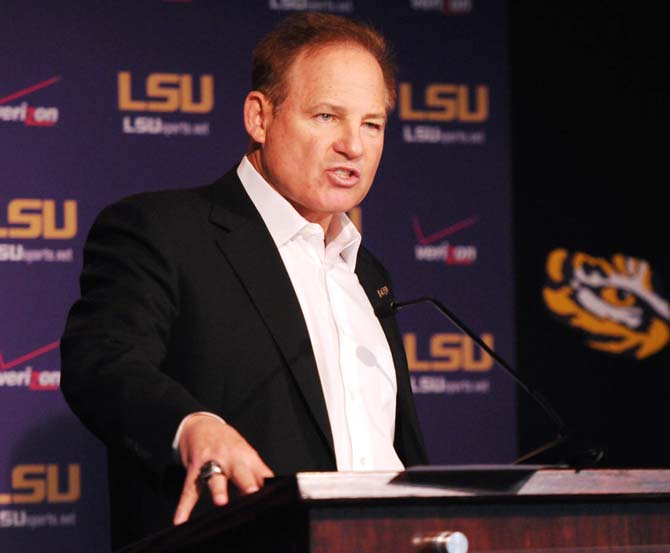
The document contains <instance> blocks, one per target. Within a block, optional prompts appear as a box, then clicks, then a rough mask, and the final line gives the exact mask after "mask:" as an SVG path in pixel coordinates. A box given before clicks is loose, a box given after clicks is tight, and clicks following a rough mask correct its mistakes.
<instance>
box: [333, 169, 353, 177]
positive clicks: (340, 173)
mask: <svg viewBox="0 0 670 553" xmlns="http://www.w3.org/2000/svg"><path fill="white" fill-rule="evenodd" d="M335 174H336V175H337V176H338V177H350V176H351V175H353V173H352V172H351V171H347V170H346V169H337V170H336V171H335Z"/></svg>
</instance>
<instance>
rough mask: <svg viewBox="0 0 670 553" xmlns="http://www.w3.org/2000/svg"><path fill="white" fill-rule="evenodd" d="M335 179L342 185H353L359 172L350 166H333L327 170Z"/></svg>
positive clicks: (357, 178) (358, 176)
mask: <svg viewBox="0 0 670 553" xmlns="http://www.w3.org/2000/svg"><path fill="white" fill-rule="evenodd" d="M328 172H329V173H330V174H331V175H332V176H333V177H334V178H335V180H336V181H337V184H340V185H344V186H353V185H355V184H356V183H357V182H358V180H359V178H360V176H361V174H360V172H359V171H358V170H356V169H354V168H350V167H333V168H332V169H330V170H329V171H328Z"/></svg>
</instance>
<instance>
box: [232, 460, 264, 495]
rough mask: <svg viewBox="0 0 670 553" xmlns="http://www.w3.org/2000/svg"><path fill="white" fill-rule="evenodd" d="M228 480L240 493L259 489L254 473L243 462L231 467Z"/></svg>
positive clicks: (243, 493) (248, 492)
mask: <svg viewBox="0 0 670 553" xmlns="http://www.w3.org/2000/svg"><path fill="white" fill-rule="evenodd" d="M230 480H231V481H232V482H233V484H234V485H235V487H236V488H237V489H238V490H240V493H241V494H242V495H245V494H250V493H254V492H257V491H258V490H259V489H260V486H259V483H258V480H257V476H256V473H255V472H254V471H253V470H251V468H249V467H247V466H246V465H244V464H239V465H237V466H235V467H234V468H233V473H232V474H231V475H230Z"/></svg>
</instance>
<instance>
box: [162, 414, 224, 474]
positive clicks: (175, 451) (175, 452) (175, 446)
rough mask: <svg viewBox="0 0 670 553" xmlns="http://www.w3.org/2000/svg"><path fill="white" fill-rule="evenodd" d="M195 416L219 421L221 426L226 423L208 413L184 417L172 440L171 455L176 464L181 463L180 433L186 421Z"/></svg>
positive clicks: (217, 416)
mask: <svg viewBox="0 0 670 553" xmlns="http://www.w3.org/2000/svg"><path fill="white" fill-rule="evenodd" d="M196 415H205V416H207V417H213V418H215V419H217V420H219V421H221V423H222V424H226V421H224V420H223V419H222V418H221V417H219V415H215V414H214V413H210V412H209V411H198V412H196V413H191V414H190V415H186V416H185V417H184V418H183V419H182V420H181V422H180V423H179V426H178V427H177V432H176V433H175V435H174V440H172V454H173V455H174V458H175V459H176V460H177V462H178V463H181V455H180V454H179V438H180V436H181V431H182V430H183V429H184V424H186V421H187V420H189V419H190V418H191V417H194V416H196Z"/></svg>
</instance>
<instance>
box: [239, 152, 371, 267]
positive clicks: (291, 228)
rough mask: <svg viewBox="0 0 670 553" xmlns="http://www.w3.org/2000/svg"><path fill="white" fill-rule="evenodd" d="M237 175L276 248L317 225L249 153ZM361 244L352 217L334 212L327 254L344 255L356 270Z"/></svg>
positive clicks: (329, 255)
mask: <svg viewBox="0 0 670 553" xmlns="http://www.w3.org/2000/svg"><path fill="white" fill-rule="evenodd" d="M237 176H238V177H239V178H240V181H242V186H243V187H244V190H245V191H246V192H247V194H248V195H249V198H251V201H252V202H253V204H254V205H255V206H256V209H257V210H258V212H259V213H260V215H261V218H262V219H263V222H264V223H265V226H266V227H267V228H268V231H269V232H270V236H272V240H273V241H274V243H275V245H276V246H277V248H280V247H281V246H283V245H284V244H286V243H287V242H289V241H290V240H292V239H293V238H295V237H296V235H298V234H300V233H301V232H302V231H303V230H304V229H305V227H308V226H311V225H313V224H315V223H310V222H309V221H307V219H305V218H304V217H302V215H300V214H299V213H298V212H297V211H296V210H295V208H294V207H293V206H292V205H291V204H290V203H289V202H288V200H286V198H284V197H283V196H282V195H281V194H280V193H279V192H277V191H276V190H275V189H274V188H272V186H270V185H269V184H268V182H267V181H266V180H265V179H264V178H263V177H262V176H261V175H260V174H259V173H258V171H256V169H255V167H254V166H253V165H252V164H251V162H250V161H249V160H248V159H247V157H246V156H244V157H243V158H242V161H241V162H240V164H239V165H238V167H237ZM317 226H318V225H317ZM320 228H321V227H320V226H319V229H320ZM360 244H361V234H360V233H359V232H358V230H357V229H356V227H355V226H354V224H353V223H352V222H351V220H350V219H349V217H347V216H346V215H345V214H344V213H338V214H335V215H334V216H333V220H332V222H331V226H330V228H329V231H328V244H327V245H326V256H327V257H331V256H333V255H334V256H341V257H342V259H343V260H344V262H345V263H346V264H347V266H348V267H349V269H350V270H351V271H352V272H353V270H354V268H355V267H356V256H357V255H358V248H359V246H360Z"/></svg>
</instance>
